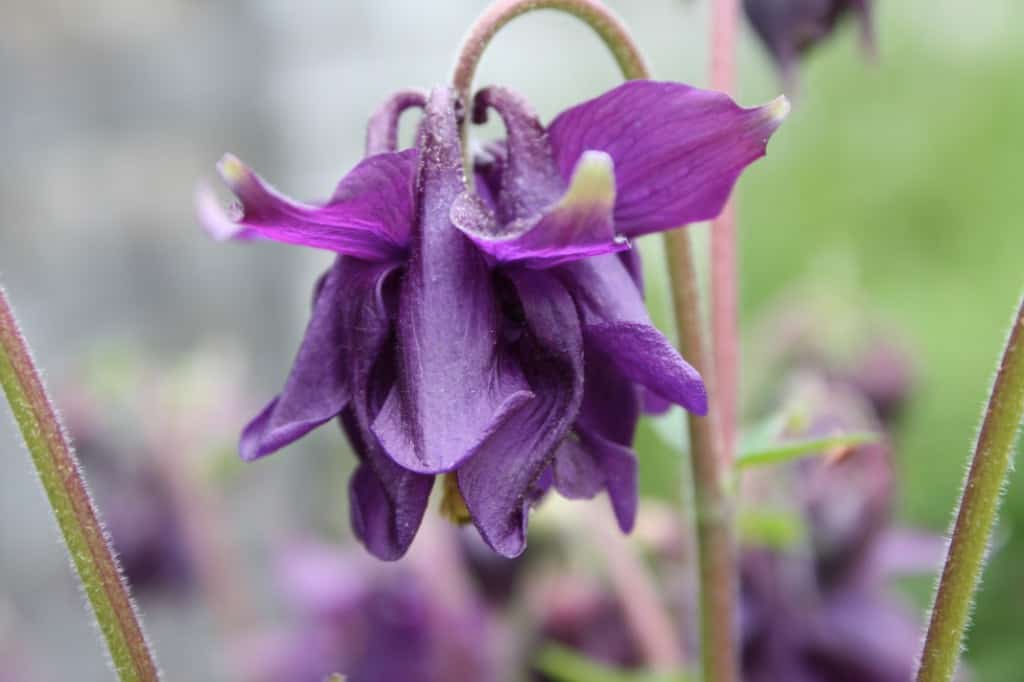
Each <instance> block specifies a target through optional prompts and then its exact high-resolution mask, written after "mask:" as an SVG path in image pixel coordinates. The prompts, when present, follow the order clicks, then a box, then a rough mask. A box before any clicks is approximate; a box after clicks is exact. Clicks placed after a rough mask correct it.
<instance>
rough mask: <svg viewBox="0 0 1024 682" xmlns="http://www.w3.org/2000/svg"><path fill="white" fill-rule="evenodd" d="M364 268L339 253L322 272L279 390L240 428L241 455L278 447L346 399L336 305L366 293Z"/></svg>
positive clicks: (342, 326) (344, 331)
mask: <svg viewBox="0 0 1024 682" xmlns="http://www.w3.org/2000/svg"><path fill="white" fill-rule="evenodd" d="M364 267H366V266H363V267H358V266H355V265H354V264H353V263H351V262H345V261H344V259H340V258H339V259H338V261H337V263H335V265H334V267H333V268H332V269H331V270H330V272H329V273H328V275H327V278H326V279H325V280H324V282H323V285H322V287H321V289H320V293H319V295H318V296H317V299H316V302H315V304H314V306H313V314H312V317H311V319H310V321H309V325H308V326H307V327H306V334H305V336H304V337H303V339H302V345H301V346H300V348H299V353H298V356H297V357H296V358H295V363H294V365H293V366H292V370H291V374H289V375H288V380H287V381H286V382H285V385H284V390H282V391H281V393H280V395H278V396H277V397H276V398H274V399H273V400H272V401H270V403H269V404H268V405H267V406H266V407H265V408H264V409H263V411H262V412H260V414H259V415H257V416H256V418H255V419H253V420H252V421H251V422H250V423H249V425H248V426H246V427H245V429H244V430H243V431H242V440H241V444H240V447H239V451H240V454H241V456H242V459H244V460H253V459H256V458H257V457H262V456H263V455H267V454H270V453H271V452H274V451H275V450H279V449H280V448H283V447H284V446H285V445H288V444H289V443H291V442H292V441H295V440H297V439H299V438H301V437H302V436H304V435H305V434H306V433H308V432H309V431H311V430H313V429H314V428H316V427H317V426H320V425H321V424H323V423H324V422H326V421H328V420H330V419H333V418H334V417H336V416H337V415H338V413H339V412H341V410H342V409H343V408H344V407H345V405H347V404H348V402H349V400H350V399H351V397H352V386H351V376H350V367H349V364H348V358H347V357H346V354H345V348H346V345H347V344H348V343H349V340H348V336H349V333H348V325H347V320H346V319H345V315H342V314H340V313H339V310H340V309H343V308H344V307H345V306H348V305H352V303H353V302H357V301H358V300H359V299H360V297H361V296H364V295H366V285H367V284H368V282H366V280H365V279H364V278H363V275H364V274H365V273H364V272H363V270H364ZM357 304H358V303H357Z"/></svg>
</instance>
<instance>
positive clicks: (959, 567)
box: [917, 299, 1024, 682]
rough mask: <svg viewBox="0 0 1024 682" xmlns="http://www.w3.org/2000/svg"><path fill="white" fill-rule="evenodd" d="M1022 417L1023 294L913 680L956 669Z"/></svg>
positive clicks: (926, 680) (930, 679)
mask: <svg viewBox="0 0 1024 682" xmlns="http://www.w3.org/2000/svg"><path fill="white" fill-rule="evenodd" d="M1022 418H1024V299H1022V300H1021V304H1020V308H1019V309H1018V310H1017V316H1016V318H1015V319H1014V322H1013V328H1012V329H1011V330H1010V338H1009V340H1008V341H1007V342H1006V350H1005V351H1004V352H1003V359H1002V362H1001V363H1000V365H999V373H998V374H997V375H996V380H995V384H994V385H993V386H992V394H991V396H990V397H989V401H988V406H987V407H986V409H985V416H984V420H983V421H982V425H981V432H980V433H979V434H978V441H977V443H976V444H975V447H974V456H973V459H972V460H971V467H970V469H969V470H968V472H967V479H966V480H965V481H964V489H963V494H962V497H961V498H960V509H959V511H958V512H957V515H956V522H955V524H954V526H953V538H952V540H951V541H950V544H949V550H948V552H947V554H946V565H945V567H944V568H943V569H942V577H941V578H940V579H939V586H938V590H937V591H936V593H935V604H934V606H933V607H932V615H931V622H930V623H929V625H928V634H927V636H926V638H925V642H924V651H923V653H922V654H921V667H920V669H919V670H918V673H917V682H948V681H949V680H952V679H953V675H954V674H955V673H956V667H957V662H958V661H959V660H960V653H961V647H962V644H963V637H964V631H965V630H966V628H967V621H968V619H969V616H970V611H971V604H972V602H973V601H974V591H975V590H976V589H977V587H978V580H979V579H980V578H981V569H982V567H983V565H984V563H985V556H986V554H987V551H988V545H989V539H990V538H991V537H992V528H993V526H994V525H995V520H996V512H997V511H998V508H999V498H1000V495H1001V493H1002V490H1003V485H1004V483H1005V481H1006V474H1007V472H1008V471H1009V469H1010V463H1011V459H1012V457H1013V450H1014V444H1015V443H1016V442H1017V433H1018V430H1019V429H1020V425H1021V419H1022Z"/></svg>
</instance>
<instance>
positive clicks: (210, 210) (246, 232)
mask: <svg viewBox="0 0 1024 682" xmlns="http://www.w3.org/2000/svg"><path fill="white" fill-rule="evenodd" d="M194 201H195V208H196V216H197V217H198V218H199V225H200V226H202V228H203V229H204V230H205V231H206V234H208V235H210V236H211V237H213V238H214V239H216V240H217V241H219V242H226V241H228V240H229V239H237V240H240V241H247V240H250V239H257V238H259V235H257V234H256V233H255V232H253V231H252V230H250V229H248V228H246V227H244V226H242V225H239V224H238V223H237V222H236V221H235V220H233V219H232V218H231V216H229V215H228V212H227V210H225V208H224V205H223V204H222V203H221V202H220V200H219V199H218V198H217V195H216V194H215V193H214V191H213V188H212V187H210V185H209V183H207V182H205V181H203V182H200V183H199V185H198V186H197V187H196V192H195V197H194Z"/></svg>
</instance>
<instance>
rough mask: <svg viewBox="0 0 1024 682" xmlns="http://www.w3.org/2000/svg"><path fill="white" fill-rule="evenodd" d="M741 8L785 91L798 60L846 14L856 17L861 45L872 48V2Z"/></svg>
mask: <svg viewBox="0 0 1024 682" xmlns="http://www.w3.org/2000/svg"><path fill="white" fill-rule="evenodd" d="M743 9H744V10H745V11H746V14H747V19H748V20H749V21H750V25H751V26H752V27H753V28H754V32H755V33H756V34H757V37H758V38H760V39H761V42H762V43H763V44H764V47H765V49H766V50H768V52H769V54H771V56H772V59H774V60H775V63H776V65H778V67H779V70H780V71H781V73H782V77H783V80H784V81H785V84H786V86H787V87H786V90H787V92H788V91H790V90H791V89H792V87H793V86H794V85H795V76H796V72H795V70H796V63H797V60H798V59H799V58H801V57H803V56H804V55H805V54H806V53H807V52H808V51H810V50H811V49H812V48H813V47H815V46H816V45H818V44H819V43H821V42H823V41H824V40H826V39H827V38H828V37H829V36H830V35H831V34H832V32H833V31H834V30H835V28H836V25H837V24H838V23H839V22H840V20H842V18H843V17H844V16H845V15H847V14H850V13H853V14H856V15H857V17H858V19H859V21H860V26H861V37H862V41H863V43H864V46H865V48H866V49H867V50H869V51H872V50H873V49H874V37H873V33H874V32H873V28H872V20H871V0H743Z"/></svg>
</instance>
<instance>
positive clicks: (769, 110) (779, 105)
mask: <svg viewBox="0 0 1024 682" xmlns="http://www.w3.org/2000/svg"><path fill="white" fill-rule="evenodd" d="M791 108H792V107H791V106H790V104H789V98H788V97H786V96H785V95H779V96H778V97H776V98H775V99H773V100H772V101H771V102H769V103H768V104H766V105H764V107H763V108H762V109H763V111H764V113H765V116H767V117H768V120H770V121H772V122H773V123H775V125H778V124H780V123H782V122H783V121H784V120H785V119H786V117H787V116H789V110H790V109H791Z"/></svg>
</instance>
